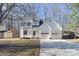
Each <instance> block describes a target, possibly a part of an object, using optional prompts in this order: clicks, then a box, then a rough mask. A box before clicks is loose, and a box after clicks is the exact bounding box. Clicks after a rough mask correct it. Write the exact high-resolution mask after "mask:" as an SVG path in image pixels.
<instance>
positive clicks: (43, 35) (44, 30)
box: [20, 18, 62, 39]
mask: <svg viewBox="0 0 79 59" xmlns="http://www.w3.org/2000/svg"><path fill="white" fill-rule="evenodd" d="M20 37H21V38H40V39H50V38H51V39H52V38H55V39H57V38H62V28H61V27H60V26H59V25H58V24H57V23H56V21H54V20H51V22H50V21H42V20H40V21H35V20H32V19H30V18H26V21H25V22H23V21H22V22H20Z"/></svg>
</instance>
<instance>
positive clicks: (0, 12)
mask: <svg viewBox="0 0 79 59" xmlns="http://www.w3.org/2000/svg"><path fill="white" fill-rule="evenodd" d="M14 5H15V4H14V3H13V4H12V3H11V4H10V3H9V4H8V3H1V4H0V24H1V23H2V22H3V21H4V20H5V18H6V17H7V15H8V14H9V13H8V12H9V11H10V10H11V9H12V8H13V7H14Z"/></svg>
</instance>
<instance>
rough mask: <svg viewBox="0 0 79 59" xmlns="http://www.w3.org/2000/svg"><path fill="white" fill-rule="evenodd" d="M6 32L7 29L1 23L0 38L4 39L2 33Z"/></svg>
mask: <svg viewBox="0 0 79 59" xmlns="http://www.w3.org/2000/svg"><path fill="white" fill-rule="evenodd" d="M6 31H7V29H6V27H5V25H4V24H3V23H2V24H1V25H0V38H3V37H4V32H6Z"/></svg>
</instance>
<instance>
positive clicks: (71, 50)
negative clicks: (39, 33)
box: [40, 39, 79, 56]
mask: <svg viewBox="0 0 79 59" xmlns="http://www.w3.org/2000/svg"><path fill="white" fill-rule="evenodd" d="M40 56H79V43H76V42H71V41H68V40H62V39H61V40H60V39H56V40H55V39H53V40H41V42H40Z"/></svg>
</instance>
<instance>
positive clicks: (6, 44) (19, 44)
mask: <svg viewBox="0 0 79 59" xmlns="http://www.w3.org/2000/svg"><path fill="white" fill-rule="evenodd" d="M39 48H40V41H39V40H31V39H20V38H7V39H0V55H4V56H14V55H15V56H36V55H39V51H40V49H39Z"/></svg>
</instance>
